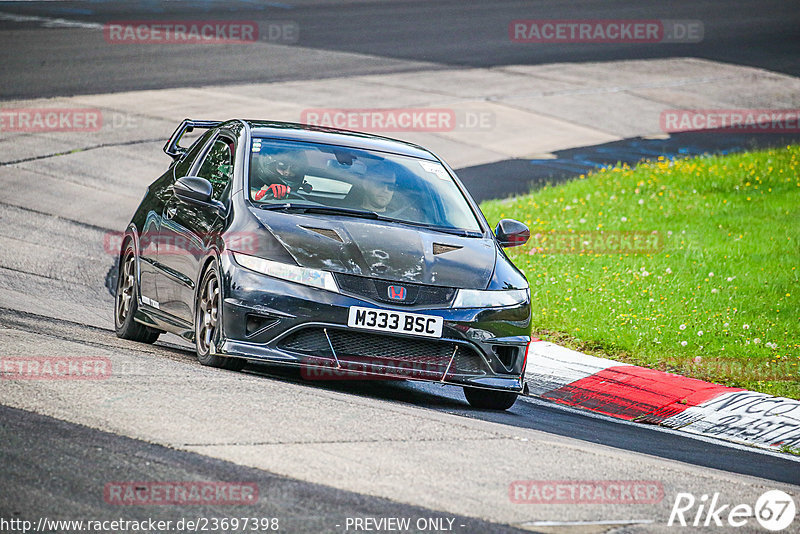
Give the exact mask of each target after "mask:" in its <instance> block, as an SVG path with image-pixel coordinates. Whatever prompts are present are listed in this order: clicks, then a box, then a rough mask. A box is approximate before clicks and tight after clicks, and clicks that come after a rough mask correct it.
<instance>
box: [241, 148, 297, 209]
mask: <svg viewBox="0 0 800 534" xmlns="http://www.w3.org/2000/svg"><path fill="white" fill-rule="evenodd" d="M254 163H256V165H255V167H256V168H255V169H254V170H255V171H256V173H257V176H258V177H259V179H260V180H261V182H263V183H264V185H263V186H262V187H261V189H260V190H259V191H258V192H256V194H255V197H254V198H255V199H256V200H261V199H262V198H264V197H265V196H267V193H271V195H272V198H276V199H282V198H285V197H286V196H287V195H288V194H289V193H291V192H292V190H294V191H297V190H301V189H302V190H304V191H309V190H310V188H311V186H310V184H307V183H305V182H304V181H303V179H304V178H305V174H304V173H303V171H302V168H303V165H302V162H301V157H300V155H298V154H294V153H291V152H286V153H283V154H277V155H275V156H267V157H261V158H259V159H258V160H256V162H254Z"/></svg>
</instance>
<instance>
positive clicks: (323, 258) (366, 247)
mask: <svg viewBox="0 0 800 534" xmlns="http://www.w3.org/2000/svg"><path fill="white" fill-rule="evenodd" d="M253 214H254V215H255V216H256V217H257V218H258V220H259V222H260V223H261V224H262V225H263V226H264V227H265V228H266V229H267V230H268V231H269V232H270V233H271V234H272V235H273V236H274V237H275V239H277V241H278V242H279V243H280V244H281V245H282V246H283V247H284V248H285V249H286V251H287V252H288V253H289V254H290V255H291V256H292V257H293V258H294V259H295V261H297V263H298V264H299V265H301V266H303V267H310V268H313V269H322V270H325V271H332V272H338V273H346V274H353V275H359V276H368V277H372V278H380V279H383V280H391V281H396V282H411V283H417V284H429V285H438V286H447V287H459V288H467V289H484V288H486V286H487V285H488V283H489V279H490V277H491V275H492V272H493V271H494V264H495V261H496V259H497V249H496V245H495V243H494V241H493V240H492V239H487V238H480V237H461V236H455V235H449V234H444V233H440V232H434V231H431V230H426V229H424V228H421V229H417V228H412V227H408V226H403V225H400V224H393V223H386V222H383V221H374V220H365V219H356V218H351V217H340V216H318V215H313V216H312V215H301V214H287V213H280V212H265V211H261V210H253Z"/></svg>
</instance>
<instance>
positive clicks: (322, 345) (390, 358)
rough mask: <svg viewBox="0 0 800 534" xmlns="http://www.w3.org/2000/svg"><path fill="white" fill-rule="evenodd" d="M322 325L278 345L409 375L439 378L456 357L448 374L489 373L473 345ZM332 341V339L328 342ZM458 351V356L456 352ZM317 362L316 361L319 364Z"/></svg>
mask: <svg viewBox="0 0 800 534" xmlns="http://www.w3.org/2000/svg"><path fill="white" fill-rule="evenodd" d="M327 333H328V335H327V336H326V335H325V330H324V329H322V328H319V327H313V328H304V329H302V330H299V331H297V332H294V333H293V334H290V335H289V336H287V337H286V338H285V339H284V340H282V341H281V342H280V343H279V344H278V347H279V348H280V349H283V350H286V351H290V352H296V353H301V354H303V355H305V356H308V357H310V358H313V359H315V360H318V359H320V358H325V359H326V360H329V359H332V358H333V352H332V351H331V346H333V350H334V351H335V352H336V358H337V359H338V360H339V363H340V364H341V365H342V366H343V367H353V366H356V367H360V368H361V369H362V370H364V369H372V370H373V372H378V373H382V372H384V370H385V372H386V373H388V374H393V375H404V376H409V377H410V378H413V377H416V378H426V379H434V380H439V379H440V378H441V377H442V375H444V373H445V371H447V366H448V365H449V364H450V359H451V358H453V364H452V365H451V366H450V369H449V371H448V376H458V375H472V376H474V375H481V374H486V371H487V369H486V365H485V363H484V362H483V359H482V358H481V357H480V356H479V355H478V354H477V353H476V352H475V351H474V350H473V349H472V348H470V347H465V346H463V345H459V344H457V343H452V342H449V341H434V340H427V339H412V338H406V337H398V336H387V335H383V334H371V333H365V332H354V331H349V330H339V329H335V328H334V329H331V328H328V329H327ZM328 340H330V342H329V341H328ZM454 353H455V357H453V354H454ZM317 364H318V363H315V365H317Z"/></svg>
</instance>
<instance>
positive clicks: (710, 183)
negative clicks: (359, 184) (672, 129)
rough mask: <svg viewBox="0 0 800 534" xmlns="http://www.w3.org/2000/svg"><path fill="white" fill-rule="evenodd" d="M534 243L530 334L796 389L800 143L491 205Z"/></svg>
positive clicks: (726, 380)
mask: <svg viewBox="0 0 800 534" xmlns="http://www.w3.org/2000/svg"><path fill="white" fill-rule="evenodd" d="M481 208H482V209H483V212H484V214H486V217H487V219H489V222H490V223H492V225H494V224H495V223H496V222H497V221H498V220H499V219H502V218H514V219H518V220H520V221H523V222H525V223H526V224H527V225H528V226H529V227H530V228H531V234H532V237H531V240H530V242H529V243H528V244H527V245H525V246H523V247H519V248H512V249H507V252H508V254H509V256H510V257H511V259H512V260H513V261H514V262H515V263H516V265H517V266H518V267H519V268H520V269H522V270H523V271H524V272H525V274H526V275H527V277H528V280H529V281H530V284H531V297H532V302H533V304H532V313H533V321H532V322H533V325H534V327H533V333H534V335H538V336H539V337H541V338H542V339H548V340H552V341H554V342H558V343H561V344H565V345H567V346H571V347H573V348H576V349H578V350H582V351H584V352H588V353H592V354H597V355H602V356H605V357H611V358H613V359H617V360H620V361H624V362H628V363H633V364H636V365H642V366H645V367H651V368H656V369H661V370H664V371H668V372H674V373H678V374H682V375H685V376H691V377H695V378H699V379H702V380H708V381H712V382H716V383H720V384H725V385H730V386H738V387H743V388H746V389H751V390H755V391H761V392H764V393H770V394H773V395H780V396H785V397H791V398H795V399H798V398H800V380H799V379H798V363H800V146H795V145H792V146H788V147H786V148H781V149H774V150H767V151H759V152H748V153H742V154H734V155H727V156H707V157H699V158H691V159H678V160H672V161H668V160H663V159H659V161H653V162H647V163H642V164H639V165H638V166H636V167H635V168H631V167H629V166H627V165H623V166H620V167H614V168H609V169H601V170H600V171H599V172H596V173H592V174H590V175H586V176H581V177H580V178H579V179H576V180H573V181H571V182H568V183H566V184H563V185H559V186H556V187H545V188H543V189H540V190H538V191H536V192H533V193H531V194H529V195H524V196H519V197H514V198H510V199H506V200H499V201H489V202H486V203H484V204H482V206H481Z"/></svg>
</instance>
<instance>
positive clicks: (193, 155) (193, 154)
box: [175, 130, 214, 179]
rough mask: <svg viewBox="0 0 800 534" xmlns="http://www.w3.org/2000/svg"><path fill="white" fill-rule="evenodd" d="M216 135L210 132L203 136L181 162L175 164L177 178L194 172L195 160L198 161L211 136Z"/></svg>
mask: <svg viewBox="0 0 800 534" xmlns="http://www.w3.org/2000/svg"><path fill="white" fill-rule="evenodd" d="M212 133H214V131H213V130H209V131H207V132H206V133H204V134H203V135H201V136H200V137H199V138H198V139H197V140H196V141H195V142H194V143H193V144H192V146H191V147H189V151H188V152H187V153H186V155H184V156H183V158H181V160H180V161H179V162H178V163H176V164H175V178H176V179H177V178H183V177H184V176H186V175H188V174H189V171H190V170H192V163H194V160H195V159H197V154H199V153H200V151H201V150H202V149H203V147H204V146H206V142H207V141H208V138H209V137H210V136H211V134H212Z"/></svg>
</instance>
